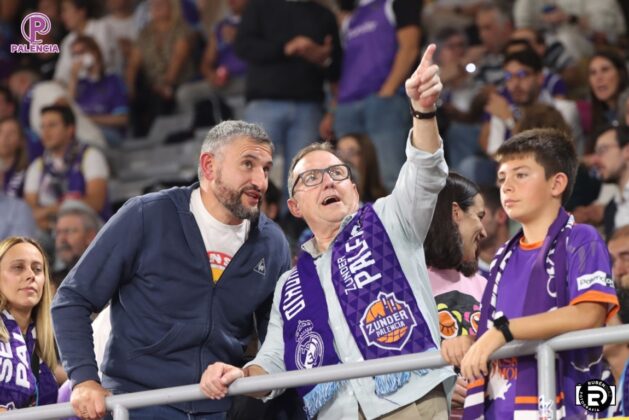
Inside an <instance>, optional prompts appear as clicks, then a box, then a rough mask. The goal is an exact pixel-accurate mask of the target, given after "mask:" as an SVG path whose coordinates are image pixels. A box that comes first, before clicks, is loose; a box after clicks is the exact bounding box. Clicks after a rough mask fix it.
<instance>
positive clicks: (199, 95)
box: [177, 0, 247, 117]
mask: <svg viewBox="0 0 629 420" xmlns="http://www.w3.org/2000/svg"><path fill="white" fill-rule="evenodd" d="M246 6H247V0H232V1H230V2H229V7H230V14H229V16H227V17H225V18H224V19H222V20H221V21H220V22H218V24H217V25H216V27H214V28H213V30H212V31H211V34H210V37H209V39H208V43H207V46H206V48H205V52H204V53H203V58H202V61H201V75H202V76H203V80H200V81H198V82H191V83H186V84H184V85H183V86H181V87H180V88H179V89H178V90H177V108H178V110H179V112H181V113H193V112H194V105H195V104H196V103H197V102H200V101H201V100H203V99H207V98H208V97H210V96H211V95H213V94H217V93H218V94H220V95H222V96H242V97H243V99H244V94H245V72H246V70H247V65H246V63H245V62H244V61H242V60H241V59H240V58H239V57H238V56H237V55H236V52H235V51H234V46H233V44H234V41H235V39H236V34H237V33H238V27H239V26H240V17H241V15H242V13H243V12H244V10H245V7H246ZM236 117H238V115H236Z"/></svg>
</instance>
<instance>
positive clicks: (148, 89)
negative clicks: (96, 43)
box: [126, 0, 194, 135]
mask: <svg viewBox="0 0 629 420" xmlns="http://www.w3.org/2000/svg"><path fill="white" fill-rule="evenodd" d="M149 4H150V16H151V19H150V21H149V23H148V25H147V26H146V27H145V28H144V29H142V31H141V32H140V34H139V36H138V40H137V42H136V44H135V46H134V47H133V50H132V52H131V57H130V60H129V65H128V66H127V73H126V82H127V88H128V89H129V93H130V96H131V99H132V101H133V105H132V106H133V108H134V114H133V117H132V118H133V123H134V124H135V125H136V127H134V129H135V134H136V135H144V134H146V132H148V130H149V128H150V125H151V123H152V122H153V119H154V118H155V117H156V116H158V115H161V114H168V113H170V112H171V111H172V110H173V108H174V95H175V91H176V89H177V87H178V86H179V85H180V84H181V83H183V82H185V81H188V80H189V79H190V78H191V77H192V75H193V73H194V68H193V65H192V61H191V60H190V59H189V56H190V47H191V46H190V42H189V35H190V28H189V27H188V25H187V24H186V23H185V21H184V20H183V18H182V16H181V5H180V2H179V0H150V3H149ZM140 72H141V75H142V78H140V79H138V75H139V74H140Z"/></svg>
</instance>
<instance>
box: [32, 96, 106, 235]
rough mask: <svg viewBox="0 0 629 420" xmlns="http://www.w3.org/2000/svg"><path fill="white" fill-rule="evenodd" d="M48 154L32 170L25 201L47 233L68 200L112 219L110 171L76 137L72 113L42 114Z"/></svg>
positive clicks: (50, 110)
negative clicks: (108, 194)
mask: <svg viewBox="0 0 629 420" xmlns="http://www.w3.org/2000/svg"><path fill="white" fill-rule="evenodd" d="M41 119H42V143H43V145H44V154H43V156H42V157H40V158H37V159H36V160H35V161H33V163H31V165H30V166H29V167H28V170H27V172H26V181H25V183H24V197H25V199H26V202H27V203H28V204H29V205H30V206H31V208H32V209H33V214H34V216H35V220H36V221H37V225H38V226H39V227H40V229H42V230H43V231H47V230H49V229H51V228H52V227H53V226H54V220H55V218H56V215H57V212H58V211H59V206H60V205H61V203H62V202H63V201H64V200H65V199H68V198H74V199H78V200H81V201H84V202H85V203H86V204H87V205H89V206H90V207H91V208H92V209H94V211H96V212H98V213H99V214H100V215H101V217H103V218H104V219H107V217H108V216H109V204H108V203H107V179H108V178H109V168H108V167H107V162H106V161H105V157H104V156H103V155H102V153H101V152H100V151H99V150H98V149H96V148H94V147H91V146H86V145H82V144H80V143H79V142H78V141H77V140H76V137H75V131H76V123H75V119H74V114H73V113H72V110H71V109H70V108H69V107H67V106H64V105H51V106H48V107H45V108H44V109H43V110H42V117H41Z"/></svg>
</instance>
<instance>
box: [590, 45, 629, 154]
mask: <svg viewBox="0 0 629 420" xmlns="http://www.w3.org/2000/svg"><path fill="white" fill-rule="evenodd" d="M588 72H589V76H588V84H589V87H590V102H591V106H592V108H591V114H592V120H591V124H590V128H591V129H592V130H591V133H592V134H597V133H595V132H594V131H595V130H596V129H597V128H600V127H602V126H604V125H608V124H611V125H617V124H618V122H619V121H621V120H622V119H623V117H624V116H622V115H619V108H620V106H619V105H620V104H619V103H618V102H619V99H620V97H621V96H622V94H623V93H624V92H625V91H626V90H627V89H628V88H629V73H628V72H627V67H626V63H625V60H624V58H623V57H622V55H621V54H620V53H619V52H617V51H615V50H611V49H603V50H599V51H597V52H596V53H594V55H593V56H592V58H591V59H590V62H589V64H588ZM595 141H596V137H594V136H590V142H588V144H587V145H586V150H585V152H586V154H590V153H593V152H594V145H595V144H594V143H595Z"/></svg>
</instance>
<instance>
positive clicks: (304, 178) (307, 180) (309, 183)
mask: <svg viewBox="0 0 629 420" xmlns="http://www.w3.org/2000/svg"><path fill="white" fill-rule="evenodd" d="M326 172H327V173H328V175H330V178H332V180H333V181H344V180H346V179H347V178H349V176H350V174H351V171H350V169H349V166H347V165H346V164H344V163H340V164H338V165H332V166H328V167H327V168H325V169H310V170H308V171H304V172H302V173H300V174H299V175H297V178H295V182H294V183H293V187H292V188H291V190H290V195H291V197H292V196H293V194H295V186H297V183H298V182H299V180H300V179H301V182H303V183H304V185H305V186H306V187H314V186H315V185H319V184H321V183H322V182H323V174H325V173H326Z"/></svg>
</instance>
